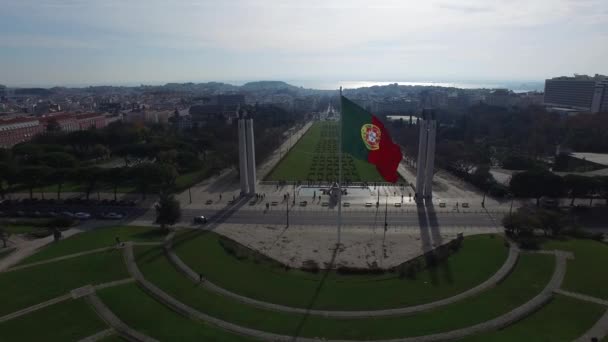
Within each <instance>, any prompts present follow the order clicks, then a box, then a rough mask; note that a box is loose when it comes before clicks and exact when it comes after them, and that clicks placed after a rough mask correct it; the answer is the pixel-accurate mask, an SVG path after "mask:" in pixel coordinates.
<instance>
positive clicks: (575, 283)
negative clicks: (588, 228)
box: [543, 239, 608, 299]
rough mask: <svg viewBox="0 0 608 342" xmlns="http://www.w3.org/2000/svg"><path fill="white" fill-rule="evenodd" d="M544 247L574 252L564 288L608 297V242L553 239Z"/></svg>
mask: <svg viewBox="0 0 608 342" xmlns="http://www.w3.org/2000/svg"><path fill="white" fill-rule="evenodd" d="M543 249H560V250H565V251H571V252H573V253H574V260H568V269H567V271H566V278H565V279H564V284H563V285H562V288H563V289H565V290H568V291H573V292H580V293H583V294H586V295H590V296H594V297H599V298H603V299H608V286H606V284H608V271H607V270H608V266H607V265H608V244H605V243H601V242H598V241H594V240H582V239H569V240H563V241H558V240H551V241H549V242H547V243H545V244H543Z"/></svg>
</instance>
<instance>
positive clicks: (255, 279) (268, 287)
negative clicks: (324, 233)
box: [175, 231, 508, 310]
mask: <svg viewBox="0 0 608 342" xmlns="http://www.w3.org/2000/svg"><path fill="white" fill-rule="evenodd" d="M220 238H221V237H220V236H219V235H217V234H214V233H200V232H199V231H197V232H194V231H191V232H188V233H185V234H181V235H178V237H177V238H176V242H175V251H176V253H177V254H178V256H179V257H180V258H181V259H182V260H183V261H184V262H185V263H186V264H188V265H189V266H190V267H191V268H192V269H194V270H195V271H197V272H199V273H202V274H203V275H204V276H205V278H207V279H209V280H210V281H211V282H213V283H215V284H217V285H220V286H222V287H224V288H226V289H229V290H231V291H232V292H235V293H239V294H242V295H244V296H247V297H251V298H256V299H260V300H264V301H268V302H272V303H279V304H284V305H287V306H294V307H303V308H307V307H309V306H310V305H311V304H312V305H313V306H312V308H316V309H333V310H368V309H380V308H391V307H403V306H410V305H416V304H421V303H428V302H431V301H435V300H438V299H441V298H446V297H451V296H453V295H455V294H458V293H460V292H463V291H466V290H467V289H469V288H471V287H474V286H475V285H478V284H480V283H482V282H483V281H485V280H486V279H488V278H490V277H491V276H492V275H493V274H494V273H496V271H497V270H498V269H499V268H500V267H501V266H502V264H504V262H505V260H506V258H507V254H508V247H506V246H505V245H504V240H503V239H502V238H501V237H498V236H495V235H477V236H470V237H467V238H466V239H465V241H464V243H463V247H462V248H461V249H460V251H458V252H457V253H456V254H454V255H452V256H450V258H449V259H448V261H447V262H446V263H445V264H443V265H442V266H439V267H437V268H435V269H432V270H428V271H424V272H420V273H419V274H418V275H417V276H416V279H407V278H402V279H401V278H399V277H398V274H396V273H387V274H386V275H371V276H352V275H350V276H344V275H339V274H336V273H335V272H330V273H329V274H326V273H325V272H321V273H319V274H316V275H315V274H312V273H307V272H302V271H299V270H290V271H286V270H284V269H283V268H281V267H279V266H277V265H276V264H271V263H268V262H257V263H256V262H254V261H253V260H251V259H245V260H240V259H237V258H236V257H235V256H233V255H230V254H228V253H227V252H226V251H225V250H224V249H223V248H222V246H221V245H220V243H219V239H220ZM480 255H483V257H480ZM226 270H231V271H230V272H226ZM322 281H323V286H321V287H320V284H321V282H322ZM370 294H373V295H370ZM313 296H316V298H315V301H314V302H312V303H311V298H313Z"/></svg>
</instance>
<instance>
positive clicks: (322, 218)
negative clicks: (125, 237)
mask: <svg viewBox="0 0 608 342" xmlns="http://www.w3.org/2000/svg"><path fill="white" fill-rule="evenodd" d="M246 202H247V201H246V200H245V199H243V200H242V201H241V202H237V203H236V204H234V205H232V206H227V207H226V208H224V209H221V210H213V209H183V210H182V219H181V222H182V223H183V224H184V223H186V224H189V223H190V222H192V219H193V218H194V217H195V216H199V215H204V216H206V217H207V218H208V219H209V223H215V224H220V223H235V224H269V225H282V224H286V220H287V218H286V210H285V207H286V206H285V205H281V206H276V207H270V209H269V210H268V211H266V210H258V211H253V210H242V207H243V206H245V205H247V204H246ZM502 215H503V214H491V213H488V212H485V211H477V212H474V211H471V212H437V211H435V210H425V209H424V208H421V209H420V210H416V209H415V208H412V209H410V210H408V211H405V210H404V211H396V210H393V211H388V212H387V215H386V218H387V223H388V225H389V226H390V227H395V226H399V227H438V226H452V227H453V226H457V227H488V228H495V227H497V225H499V224H500V219H501V218H502ZM154 217H155V212H154V211H153V210H149V211H148V212H146V213H145V214H144V215H142V216H141V217H139V218H138V219H137V220H138V221H153V220H154ZM384 217H385V212H384V209H383V208H379V209H378V210H353V211H345V212H343V214H342V224H343V225H354V226H368V227H370V228H378V227H383V226H384ZM289 223H290V224H294V225H324V226H327V225H337V211H336V210H335V209H320V210H309V211H296V210H293V211H290V212H289Z"/></svg>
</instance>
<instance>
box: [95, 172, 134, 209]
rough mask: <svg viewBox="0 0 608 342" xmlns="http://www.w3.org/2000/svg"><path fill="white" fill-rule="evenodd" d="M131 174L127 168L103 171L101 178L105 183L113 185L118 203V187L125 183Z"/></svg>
mask: <svg viewBox="0 0 608 342" xmlns="http://www.w3.org/2000/svg"><path fill="white" fill-rule="evenodd" d="M128 175H129V173H128V172H127V169H126V168H122V167H114V168H109V169H103V171H102V174H101V178H102V179H103V180H104V182H106V183H109V184H111V185H112V188H113V190H114V200H115V201H116V198H117V197H116V193H117V192H118V187H119V186H120V185H121V184H122V183H123V182H124V178H125V177H128Z"/></svg>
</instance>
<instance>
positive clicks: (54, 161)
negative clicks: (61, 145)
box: [40, 152, 78, 169]
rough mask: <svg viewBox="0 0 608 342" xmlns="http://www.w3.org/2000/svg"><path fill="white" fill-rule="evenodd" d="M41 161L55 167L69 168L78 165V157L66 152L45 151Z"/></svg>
mask: <svg viewBox="0 0 608 342" xmlns="http://www.w3.org/2000/svg"><path fill="white" fill-rule="evenodd" d="M40 160H41V162H42V163H43V164H45V165H46V166H48V167H51V168H54V169H68V168H74V167H76V164H77V163H78V162H77V161H76V158H74V156H72V155H71V154H69V153H65V152H50V153H45V154H44V155H43V156H42V157H41V158H40Z"/></svg>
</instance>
